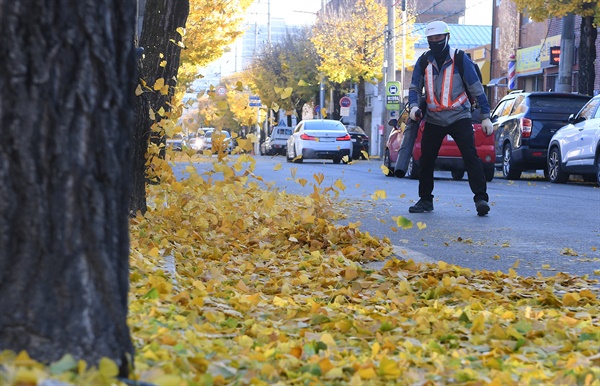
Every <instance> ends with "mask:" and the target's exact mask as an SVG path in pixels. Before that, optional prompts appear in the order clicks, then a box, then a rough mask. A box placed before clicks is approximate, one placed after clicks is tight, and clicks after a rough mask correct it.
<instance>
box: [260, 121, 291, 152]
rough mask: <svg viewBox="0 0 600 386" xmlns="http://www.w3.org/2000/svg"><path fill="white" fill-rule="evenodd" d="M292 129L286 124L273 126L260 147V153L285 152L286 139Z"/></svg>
mask: <svg viewBox="0 0 600 386" xmlns="http://www.w3.org/2000/svg"><path fill="white" fill-rule="evenodd" d="M292 131H293V129H292V128H291V127H287V126H282V125H279V126H275V127H273V130H272V131H271V136H270V137H267V139H266V140H265V142H264V143H263V144H264V146H262V147H261V149H260V154H261V155H275V154H281V155H284V154H285V148H286V146H287V140H288V138H289V137H290V135H292Z"/></svg>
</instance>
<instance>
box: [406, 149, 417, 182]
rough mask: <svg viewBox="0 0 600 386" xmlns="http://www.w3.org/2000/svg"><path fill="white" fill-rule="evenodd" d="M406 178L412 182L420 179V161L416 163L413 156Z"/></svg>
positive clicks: (409, 161) (409, 162)
mask: <svg viewBox="0 0 600 386" xmlns="http://www.w3.org/2000/svg"><path fill="white" fill-rule="evenodd" d="M406 176H407V177H408V178H410V179H411V180H417V179H419V161H415V159H414V158H413V156H412V155H411V156H410V159H409V160H408V167H407V168H406Z"/></svg>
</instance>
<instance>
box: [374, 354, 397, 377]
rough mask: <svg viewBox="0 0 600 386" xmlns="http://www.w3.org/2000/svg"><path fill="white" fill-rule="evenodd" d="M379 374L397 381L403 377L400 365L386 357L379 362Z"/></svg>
mask: <svg viewBox="0 0 600 386" xmlns="http://www.w3.org/2000/svg"><path fill="white" fill-rule="evenodd" d="M379 374H380V375H381V376H382V377H384V378H387V379H397V378H398V377H400V375H402V370H400V365H399V364H398V363H396V362H395V361H393V360H391V359H389V358H388V357H387V356H384V357H383V358H381V361H380V362H379Z"/></svg>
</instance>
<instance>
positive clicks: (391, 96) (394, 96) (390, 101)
mask: <svg viewBox="0 0 600 386" xmlns="http://www.w3.org/2000/svg"><path fill="white" fill-rule="evenodd" d="M385 107H386V108H387V109H388V110H400V82H396V81H393V82H387V84H386V86H385Z"/></svg>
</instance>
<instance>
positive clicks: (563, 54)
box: [556, 13, 575, 92]
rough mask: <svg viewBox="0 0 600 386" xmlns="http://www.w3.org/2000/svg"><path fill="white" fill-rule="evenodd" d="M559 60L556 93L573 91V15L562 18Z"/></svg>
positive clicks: (569, 14)
mask: <svg viewBox="0 0 600 386" xmlns="http://www.w3.org/2000/svg"><path fill="white" fill-rule="evenodd" d="M561 30H562V31H561V40H560V60H559V62H558V82H557V84H556V91H557V92H572V91H573V86H572V83H573V81H572V80H573V52H574V48H573V47H574V46H575V15H574V14H573V13H568V14H567V15H566V16H563V18H562V26H561Z"/></svg>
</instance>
